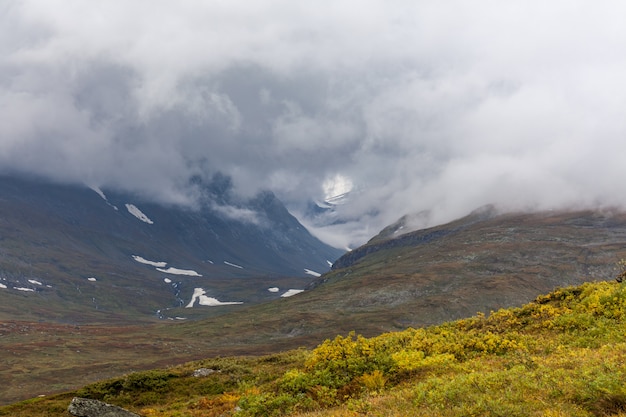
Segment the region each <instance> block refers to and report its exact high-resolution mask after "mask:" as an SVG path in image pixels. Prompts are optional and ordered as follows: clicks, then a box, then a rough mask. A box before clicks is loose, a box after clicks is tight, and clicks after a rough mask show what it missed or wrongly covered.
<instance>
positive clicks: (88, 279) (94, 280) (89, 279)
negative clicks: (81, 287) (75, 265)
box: [87, 277, 97, 282]
mask: <svg viewBox="0 0 626 417" xmlns="http://www.w3.org/2000/svg"><path fill="white" fill-rule="evenodd" d="M87 281H91V282H96V281H97V279H95V278H94V277H89V278H87Z"/></svg>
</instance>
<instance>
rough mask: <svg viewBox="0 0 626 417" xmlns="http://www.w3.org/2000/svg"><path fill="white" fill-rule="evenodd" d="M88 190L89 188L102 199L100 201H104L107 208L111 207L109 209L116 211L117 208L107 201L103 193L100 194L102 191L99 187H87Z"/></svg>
mask: <svg viewBox="0 0 626 417" xmlns="http://www.w3.org/2000/svg"><path fill="white" fill-rule="evenodd" d="M89 188H91V189H92V190H93V191H95V192H96V193H97V194H98V195H99V196H100V197H102V199H103V200H104V201H106V203H107V204H108V205H109V206H111V207H113V208H114V209H115V210H117V207H116V206H114V205H113V204H111V203H109V200H108V199H107V196H106V195H104V193H103V192H102V190H101V189H100V188H99V187H95V186H93V187H89Z"/></svg>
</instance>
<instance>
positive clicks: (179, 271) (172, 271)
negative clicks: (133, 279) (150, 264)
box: [157, 266, 202, 277]
mask: <svg viewBox="0 0 626 417" xmlns="http://www.w3.org/2000/svg"><path fill="white" fill-rule="evenodd" d="M157 271H161V272H165V273H166V274H172V275H188V276H190V277H201V276H202V275H200V274H198V273H197V272H196V271H194V270H192V269H178V268H173V267H171V266H170V267H169V268H167V269H164V268H157Z"/></svg>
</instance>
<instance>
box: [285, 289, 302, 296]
mask: <svg viewBox="0 0 626 417" xmlns="http://www.w3.org/2000/svg"><path fill="white" fill-rule="evenodd" d="M301 292H304V290H294V289H291V290H287V291H285V293H284V294H283V295H281V297H283V298H287V297H291V296H293V295H296V294H300V293H301Z"/></svg>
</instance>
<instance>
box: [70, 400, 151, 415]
mask: <svg viewBox="0 0 626 417" xmlns="http://www.w3.org/2000/svg"><path fill="white" fill-rule="evenodd" d="M67 411H68V412H69V413H70V414H71V415H73V416H76V417H141V416H140V415H139V414H135V413H131V412H130V411H128V410H124V409H123V408H121V407H118V406H115V405H111V404H107V403H103V402H102V401H98V400H91V399H89V398H80V397H74V398H73V399H72V402H71V403H70V406H69V407H68V409H67Z"/></svg>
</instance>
